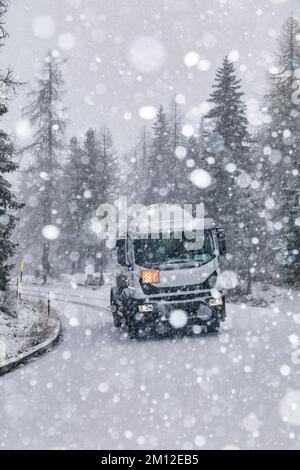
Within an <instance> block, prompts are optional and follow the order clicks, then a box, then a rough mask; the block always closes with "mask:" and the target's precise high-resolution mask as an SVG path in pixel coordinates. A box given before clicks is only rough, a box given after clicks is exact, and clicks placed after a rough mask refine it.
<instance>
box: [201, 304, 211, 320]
mask: <svg viewBox="0 0 300 470" xmlns="http://www.w3.org/2000/svg"><path fill="white" fill-rule="evenodd" d="M212 316H213V311H212V309H211V308H209V306H208V305H205V304H202V305H200V307H199V308H198V311H197V317H198V318H200V320H203V321H208V320H210V319H211V317H212Z"/></svg>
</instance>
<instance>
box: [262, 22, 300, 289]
mask: <svg viewBox="0 0 300 470" xmlns="http://www.w3.org/2000/svg"><path fill="white" fill-rule="evenodd" d="M299 35H300V25H299V22H298V20H297V19H296V18H294V17H293V16H291V17H290V18H288V20H287V21H286V23H285V24H284V26H283V28H282V33H281V37H280V40H279V53H278V54H277V64H276V66H277V71H276V70H275V73H273V74H269V93H268V95H267V96H266V107H267V111H268V114H269V116H270V117H271V119H270V124H268V125H267V126H265V129H264V133H263V139H262V142H263V146H264V154H265V159H266V163H265V178H266V179H267V180H268V181H269V185H268V196H269V197H270V198H272V199H273V200H274V202H275V204H274V208H273V209H272V210H271V211H269V212H270V216H271V217H272V219H271V221H270V222H271V223H269V224H268V226H269V231H270V232H271V236H272V241H273V246H274V248H273V257H274V254H275V259H276V263H277V266H278V270H279V273H280V274H281V277H282V280H283V282H287V283H289V284H292V283H293V282H299V278H300V274H299V242H300V239H299V230H298V227H297V225H296V224H295V213H296V212H295V210H294V207H295V201H296V200H297V193H298V191H299V186H300V164H299V161H300V150H299V149H300V113H299V102H298V101H299V100H298V99H297V95H298V92H297V88H298V87H299V68H300V43H299ZM274 252H275V253H274Z"/></svg>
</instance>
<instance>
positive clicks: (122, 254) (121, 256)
mask: <svg viewBox="0 0 300 470" xmlns="http://www.w3.org/2000/svg"><path fill="white" fill-rule="evenodd" d="M117 259H118V263H119V264H120V265H121V266H127V261H126V245H125V239H124V240H117Z"/></svg>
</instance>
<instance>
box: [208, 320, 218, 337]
mask: <svg viewBox="0 0 300 470" xmlns="http://www.w3.org/2000/svg"><path fill="white" fill-rule="evenodd" d="M219 332H220V322H219V320H217V321H214V322H213V323H211V324H210V325H207V333H210V334H213V333H214V334H218V333H219Z"/></svg>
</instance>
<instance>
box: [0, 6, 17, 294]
mask: <svg viewBox="0 0 300 470" xmlns="http://www.w3.org/2000/svg"><path fill="white" fill-rule="evenodd" d="M6 11H7V2H6V1H0V45H1V46H3V40H4V39H5V38H6V36H7V33H6V30H5V29H4V15H5V13H6ZM17 85H18V84H17V83H16V82H15V81H14V79H13V76H12V71H11V70H8V71H7V72H5V73H3V72H2V71H0V88H1V100H0V119H1V118H2V117H3V116H4V115H5V114H6V113H7V112H8V108H7V100H8V99H9V98H10V97H11V94H14V92H15V90H16V87H17ZM14 152H15V148H14V145H13V142H12V141H11V139H10V137H9V136H8V134H7V133H6V132H5V131H4V130H2V129H0V290H1V291H5V290H6V289H7V286H8V283H9V280H10V271H11V268H12V265H11V263H10V259H11V257H12V256H13V254H14V253H15V248H16V245H15V244H14V243H13V242H12V241H11V236H12V232H13V229H14V228H15V225H16V221H17V218H16V211H17V210H18V209H20V207H21V206H20V204H19V203H18V202H17V201H16V198H15V196H14V194H13V193H12V191H11V185H10V183H9V182H8V181H7V179H6V177H5V176H6V175H7V174H9V173H12V172H14V171H16V170H17V168H18V166H17V164H16V163H15V162H14V160H13V157H14Z"/></svg>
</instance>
